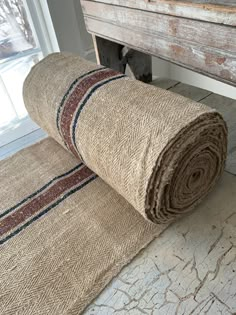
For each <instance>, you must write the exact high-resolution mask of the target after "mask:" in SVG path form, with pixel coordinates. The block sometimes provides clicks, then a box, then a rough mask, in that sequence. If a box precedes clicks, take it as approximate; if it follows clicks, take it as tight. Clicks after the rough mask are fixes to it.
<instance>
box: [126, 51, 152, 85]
mask: <svg viewBox="0 0 236 315" xmlns="http://www.w3.org/2000/svg"><path fill="white" fill-rule="evenodd" d="M122 55H123V58H125V60H126V61H127V63H128V65H129V67H130V70H131V72H132V76H133V77H134V78H135V79H137V80H140V81H142V82H146V83H149V82H152V57H151V56H150V55H147V54H144V53H142V52H140V51H137V50H134V49H132V48H128V47H124V48H123V49H122Z"/></svg>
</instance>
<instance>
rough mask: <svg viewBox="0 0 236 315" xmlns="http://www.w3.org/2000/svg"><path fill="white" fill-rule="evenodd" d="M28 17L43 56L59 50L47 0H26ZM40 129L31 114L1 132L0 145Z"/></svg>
mask: <svg viewBox="0 0 236 315" xmlns="http://www.w3.org/2000/svg"><path fill="white" fill-rule="evenodd" d="M24 4H26V5H25V8H26V11H27V13H28V19H29V21H30V25H31V28H32V32H33V33H34V34H35V35H36V36H35V39H36V40H38V44H39V46H40V48H41V51H42V54H43V56H46V55H48V54H49V53H52V52H57V51H59V45H58V42H57V38H56V34H55V31H54V28H53V23H52V20H51V17H50V12H49V9H48V5H47V0H38V1H32V0H24ZM37 129H39V126H38V125H36V124H35V123H34V122H33V121H32V120H31V119H30V117H29V116H27V117H25V118H23V119H21V120H19V121H17V122H16V123H14V122H13V123H12V124H10V125H9V128H6V129H5V130H4V131H2V132H1V133H0V147H2V146H5V145H7V144H8V143H11V142H12V141H15V140H17V139H19V138H21V137H23V136H25V135H27V134H29V133H31V132H33V131H36V130H37Z"/></svg>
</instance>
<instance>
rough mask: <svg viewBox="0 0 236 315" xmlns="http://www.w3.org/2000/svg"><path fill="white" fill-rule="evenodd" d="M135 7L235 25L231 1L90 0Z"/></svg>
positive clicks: (235, 15) (235, 16) (233, 6)
mask: <svg viewBox="0 0 236 315" xmlns="http://www.w3.org/2000/svg"><path fill="white" fill-rule="evenodd" d="M91 2H103V3H107V4H113V5H116V6H122V7H127V8H135V9H139V10H143V11H150V12H156V13H163V14H167V15H172V16H178V17H184V18H189V19H196V20H202V21H208V22H213V23H219V24H225V25H232V26H235V25H236V3H235V1H234V0H232V1H223V0H221V1H204V0H202V1H190V0H188V1H179V0H150V1H144V0H132V1H130V0H92V1H91Z"/></svg>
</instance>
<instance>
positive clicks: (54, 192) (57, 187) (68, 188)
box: [0, 163, 97, 245]
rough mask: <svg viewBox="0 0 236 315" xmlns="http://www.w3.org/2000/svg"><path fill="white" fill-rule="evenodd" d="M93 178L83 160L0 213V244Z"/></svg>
mask: <svg viewBox="0 0 236 315" xmlns="http://www.w3.org/2000/svg"><path fill="white" fill-rule="evenodd" d="M96 177H97V175H95V174H94V173H93V172H92V171H91V170H90V169H89V168H88V167H86V166H85V165H84V164H83V163H80V164H78V165H77V166H76V167H74V168H73V169H71V170H69V171H68V172H66V173H64V174H61V175H59V176H57V177H55V178H53V179H52V180H50V181H49V182H48V183H47V184H45V185H44V186H42V187H41V188H40V189H38V190H37V191H35V192H34V193H32V194H31V195H29V196H27V197H26V198H24V199H23V200H21V201H20V202H19V203H18V204H16V205H15V206H13V207H11V208H9V209H7V210H5V211H4V212H3V213H1V214H0V245H1V244H3V243H5V242H6V241H7V240H9V239H10V238H12V237H13V236H15V235H17V234H18V233H20V232H21V231H22V230H23V229H25V228H26V227H28V226H29V225H30V224H32V223H33V222H35V221H36V220H38V219H39V218H41V217H42V216H43V215H45V214H46V213H48V212H49V211H50V210H52V209H53V208H54V207H56V206H57V205H59V204H60V203H61V202H62V201H64V200H65V199H66V198H68V197H69V196H70V195H72V194H73V193H75V192H76V191H78V190H80V189H81V188H83V187H84V186H86V185H87V184H88V183H90V182H91V181H92V180H94V179H95V178H96Z"/></svg>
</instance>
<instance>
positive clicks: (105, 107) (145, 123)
mask: <svg viewBox="0 0 236 315" xmlns="http://www.w3.org/2000/svg"><path fill="white" fill-rule="evenodd" d="M23 94H24V100H25V104H26V108H27V110H28V112H29V114H30V116H31V117H32V119H33V120H34V121H35V122H36V123H37V124H38V125H39V126H41V127H42V128H43V129H44V130H45V131H46V132H47V133H48V134H49V135H50V136H51V137H53V138H54V139H55V140H56V141H57V142H59V143H60V144H62V145H63V146H64V147H65V148H66V149H67V150H69V151H71V152H72V153H73V154H74V155H75V156H77V157H78V158H80V159H82V161H83V162H84V163H85V164H86V165H87V166H88V167H89V168H90V169H91V170H93V171H94V172H95V173H96V174H97V175H98V176H100V177H101V178H102V179H103V180H104V181H105V182H107V183H108V184H109V185H110V186H112V187H113V188H114V189H115V190H116V191H117V192H118V193H119V194H120V195H122V196H123V197H124V198H125V199H126V200H127V201H128V202H129V203H130V204H131V205H132V206H133V207H134V208H135V209H136V210H137V211H139V212H140V213H141V214H142V215H143V216H144V217H145V218H147V219H149V220H150V221H152V222H155V223H158V224H162V223H168V222H170V221H172V220H173V219H175V218H177V217H178V216H180V215H181V214H183V213H186V212H187V211H190V210H191V209H192V208H193V207H194V206H195V205H197V204H198V203H199V202H200V201H201V200H202V199H203V198H204V197H205V196H206V195H207V194H208V192H209V191H210V189H211V188H212V187H213V186H214V184H215V183H216V181H217V179H218V178H219V176H220V174H221V173H222V171H223V169H224V164H225V159H226V152H227V128H226V124H225V122H224V120H223V119H222V117H221V115H220V114H219V113H217V112H216V111H214V110H212V109H211V108H209V107H207V106H205V105H203V104H199V103H196V102H193V101H191V100H189V99H187V98H185V97H182V96H180V95H177V94H174V93H172V92H170V91H166V90H163V89H160V88H157V87H153V86H150V85H146V84H144V83H142V82H139V81H136V80H132V79H130V78H128V77H127V76H125V75H123V74H121V73H118V72H116V71H114V70H111V69H108V68H105V67H103V66H97V65H95V64H93V63H90V62H88V61H85V60H83V59H82V58H80V57H79V56H76V55H72V54H69V53H55V54H51V55H49V56H48V57H46V58H45V59H43V60H42V61H41V62H39V63H38V64H37V65H36V66H34V67H33V69H32V70H31V72H30V74H29V75H28V77H27V79H26V80H25V83H24V91H23Z"/></svg>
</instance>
